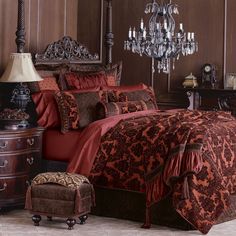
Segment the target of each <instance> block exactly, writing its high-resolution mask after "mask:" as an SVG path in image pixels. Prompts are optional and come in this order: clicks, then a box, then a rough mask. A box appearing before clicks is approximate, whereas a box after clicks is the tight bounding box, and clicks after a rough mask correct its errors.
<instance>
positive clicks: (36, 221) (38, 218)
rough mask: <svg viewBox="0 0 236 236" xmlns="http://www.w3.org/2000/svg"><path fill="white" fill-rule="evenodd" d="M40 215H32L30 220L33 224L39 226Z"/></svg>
mask: <svg viewBox="0 0 236 236" xmlns="http://www.w3.org/2000/svg"><path fill="white" fill-rule="evenodd" d="M41 219H42V218H41V216H40V215H33V216H32V221H33V222H34V225H35V226H39V222H40V221H41Z"/></svg>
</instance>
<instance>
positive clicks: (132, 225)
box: [0, 210, 236, 236]
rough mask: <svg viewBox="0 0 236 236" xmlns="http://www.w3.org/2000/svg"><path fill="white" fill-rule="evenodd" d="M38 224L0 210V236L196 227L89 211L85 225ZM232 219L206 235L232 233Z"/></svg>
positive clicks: (124, 235)
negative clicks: (145, 224) (146, 225)
mask: <svg viewBox="0 0 236 236" xmlns="http://www.w3.org/2000/svg"><path fill="white" fill-rule="evenodd" d="M40 223H41V226H39V227H35V226H33V224H32V221H31V216H30V215H29V214H28V212H27V211H24V210H15V211H11V212H8V213H1V214H0V236H12V235H16V236H23V235H24V236H32V235H34V236H37V235H39V236H43V235H47V236H62V235H63V236H64V235H65V236H67V235H70V236H144V235H145V236H154V235H156V236H185V235H186V236H196V235H202V234H201V233H199V232H198V231H181V230H175V229H171V228H166V227H160V226H153V227H152V229H150V230H144V229H140V223H137V222H132V221H125V220H118V219H112V218H104V217H98V216H93V215H90V216H89V218H88V220H87V223H86V224H85V225H77V224H76V225H75V227H74V230H71V231H70V230H67V229H66V225H65V224H64V222H63V220H62V219H59V218H56V219H55V220H54V221H53V222H49V221H47V220H46V219H45V218H43V220H42V221H41V222H40ZM235 233H236V220H234V221H230V222H226V223H223V224H220V225H216V226H214V227H213V229H211V231H210V232H209V233H208V236H224V235H225V236H235Z"/></svg>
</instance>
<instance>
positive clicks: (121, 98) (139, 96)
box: [109, 87, 157, 108]
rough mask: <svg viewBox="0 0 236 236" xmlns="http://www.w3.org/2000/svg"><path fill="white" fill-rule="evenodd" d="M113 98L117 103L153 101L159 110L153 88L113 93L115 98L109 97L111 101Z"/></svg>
mask: <svg viewBox="0 0 236 236" xmlns="http://www.w3.org/2000/svg"><path fill="white" fill-rule="evenodd" d="M112 97H113V99H114V100H115V101H118V102H125V101H141V100H143V101H145V102H147V101H152V102H153V103H154V104H155V107H156V108H157V104H156V97H155V94H154V91H153V89H152V88H151V87H148V88H146V89H142V90H136V91H113V96H109V99H111V98H112Z"/></svg>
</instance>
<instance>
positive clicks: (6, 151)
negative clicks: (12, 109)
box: [0, 127, 43, 209]
mask: <svg viewBox="0 0 236 236" xmlns="http://www.w3.org/2000/svg"><path fill="white" fill-rule="evenodd" d="M42 133H43V128H39V127H36V128H29V129H19V130H15V131H13V130H0V209H1V208H3V207H7V206H15V205H22V204H23V203H24V201H25V193H26V190H27V187H28V186H29V184H30V180H31V179H32V178H33V177H34V176H35V175H36V174H37V173H38V172H40V169H41V149H42Z"/></svg>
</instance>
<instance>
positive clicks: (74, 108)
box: [55, 91, 107, 133]
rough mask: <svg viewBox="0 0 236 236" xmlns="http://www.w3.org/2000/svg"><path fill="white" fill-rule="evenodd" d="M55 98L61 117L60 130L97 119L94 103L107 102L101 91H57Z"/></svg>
mask: <svg viewBox="0 0 236 236" xmlns="http://www.w3.org/2000/svg"><path fill="white" fill-rule="evenodd" d="M55 98H56V101H57V104H58V109H59V112H60V118H61V131H62V133H66V132H67V131H68V130H69V129H78V128H84V127H86V126H87V125H88V124H90V123H91V122H93V121H95V120H96V119H97V114H96V105H97V103H98V102H107V97H106V93H105V92H103V91H90V92H73V93H72V92H70V91H66V92H64V91H63V92H61V91H60V92H57V93H55Z"/></svg>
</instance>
